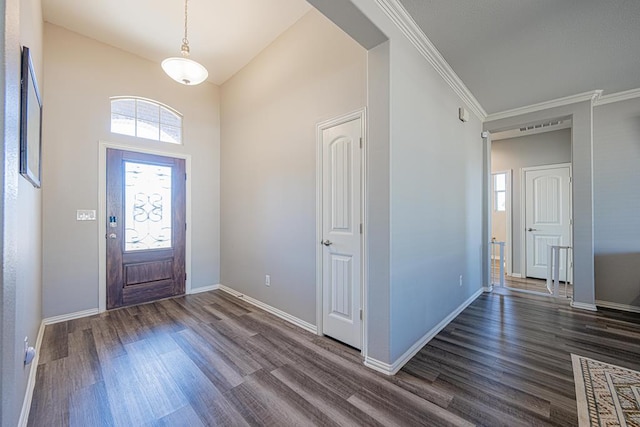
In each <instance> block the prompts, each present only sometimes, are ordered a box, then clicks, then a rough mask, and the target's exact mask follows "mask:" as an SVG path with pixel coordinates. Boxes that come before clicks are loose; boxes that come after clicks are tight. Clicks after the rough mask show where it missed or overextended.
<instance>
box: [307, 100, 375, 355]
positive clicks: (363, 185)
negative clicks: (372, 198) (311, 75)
mask: <svg viewBox="0 0 640 427" xmlns="http://www.w3.org/2000/svg"><path fill="white" fill-rule="evenodd" d="M366 118H367V110H366V107H363V108H361V109H358V110H355V111H352V112H350V113H347V114H344V115H341V116H338V117H334V118H332V119H329V120H325V121H323V122H320V123H318V124H317V125H316V241H315V243H316V244H315V246H316V327H317V334H318V335H324V333H323V332H322V330H323V325H322V323H323V322H322V314H323V293H322V290H323V276H322V254H323V248H324V247H323V246H322V245H321V244H320V242H321V241H322V215H323V210H322V207H323V206H322V158H323V155H322V132H323V131H324V130H325V129H329V128H332V127H334V126H338V125H341V124H343V123H346V122H350V121H352V120H356V119H360V126H361V133H362V149H361V150H360V161H361V166H362V167H361V171H360V175H361V176H360V215H361V218H360V221H361V223H362V234H360V259H361V265H360V281H361V282H360V305H361V306H362V313H363V315H362V328H361V334H362V349H361V354H362V355H363V356H364V357H366V356H367V283H368V280H367V264H368V256H367V251H366V247H367V246H366V241H367V240H366V235H367V233H366V230H367V226H366V224H367V210H366V206H367V203H366V201H367V198H366V194H367V191H366V190H367V120H366Z"/></svg>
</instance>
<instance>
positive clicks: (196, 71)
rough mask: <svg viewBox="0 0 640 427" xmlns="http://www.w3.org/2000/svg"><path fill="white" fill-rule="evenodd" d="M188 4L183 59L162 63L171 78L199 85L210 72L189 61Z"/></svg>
mask: <svg viewBox="0 0 640 427" xmlns="http://www.w3.org/2000/svg"><path fill="white" fill-rule="evenodd" d="M187 2H188V0H184V38H183V39H182V47H181V48H180V52H181V53H182V56H181V57H172V58H167V59H165V60H164V61H162V69H163V70H164V72H165V73H167V75H168V76H169V77H171V78H172V79H173V80H175V81H177V82H178V83H182V84H183V85H190V86H192V85H199V84H200V83H202V82H203V81H205V80H206V79H207V77H208V76H209V72H208V71H207V69H206V68H204V67H203V66H202V65H200V64H199V63H197V62H196V61H193V60H191V59H189V40H188V39H187V16H188V13H187Z"/></svg>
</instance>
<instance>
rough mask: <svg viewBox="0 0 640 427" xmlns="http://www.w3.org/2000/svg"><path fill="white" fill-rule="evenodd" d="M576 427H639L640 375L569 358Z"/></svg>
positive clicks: (576, 357) (577, 358) (590, 361)
mask: <svg viewBox="0 0 640 427" xmlns="http://www.w3.org/2000/svg"><path fill="white" fill-rule="evenodd" d="M571 361H572V363H573V378H574V380H575V383H576V401H577V402H578V421H579V425H580V427H583V426H589V427H591V426H599V427H613V426H624V427H640V372H638V371H632V370H630V369H625V368H622V367H620V366H615V365H610V364H608V363H604V362H598V361H597V360H593V359H588V358H586V357H581V356H577V355H575V354H572V355H571Z"/></svg>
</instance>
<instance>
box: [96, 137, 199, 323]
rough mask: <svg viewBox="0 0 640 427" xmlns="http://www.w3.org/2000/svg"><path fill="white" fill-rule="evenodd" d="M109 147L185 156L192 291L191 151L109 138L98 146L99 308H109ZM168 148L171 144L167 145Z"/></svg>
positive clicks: (188, 272) (188, 285) (187, 266)
mask: <svg viewBox="0 0 640 427" xmlns="http://www.w3.org/2000/svg"><path fill="white" fill-rule="evenodd" d="M174 145H175V147H176V148H178V149H181V148H182V147H183V146H182V145H177V144H174ZM107 148H114V149H116V150H125V151H133V152H136V153H144V154H155V155H158V156H165V157H173V158H176V159H184V161H185V171H186V173H187V178H188V179H187V182H186V184H185V185H186V191H187V194H186V210H187V211H186V222H187V224H188V227H187V231H186V233H185V239H186V247H185V273H186V275H187V281H186V283H185V290H184V292H185V294H187V295H188V294H190V293H191V231H192V230H193V227H192V226H191V182H192V181H193V180H192V179H190V177H191V176H192V174H191V154H184V153H180V152H173V151H168V150H158V149H152V148H151V149H150V148H145V147H141V146H140V145H139V144H132V143H131V144H128V143H112V142H108V141H103V140H100V141H99V149H98V309H99V310H100V312H101V313H102V312H103V311H105V310H106V309H107V244H106V240H105V236H106V234H107V223H106V221H105V218H106V216H107V213H106V212H107V202H106V200H107ZM164 148H168V147H164Z"/></svg>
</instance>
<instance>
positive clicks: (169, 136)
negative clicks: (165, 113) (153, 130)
mask: <svg viewBox="0 0 640 427" xmlns="http://www.w3.org/2000/svg"><path fill="white" fill-rule="evenodd" d="M181 140H182V130H181V129H180V128H177V127H173V126H164V125H162V126H161V128H160V141H162V142H172V143H174V144H180V141H181Z"/></svg>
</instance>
